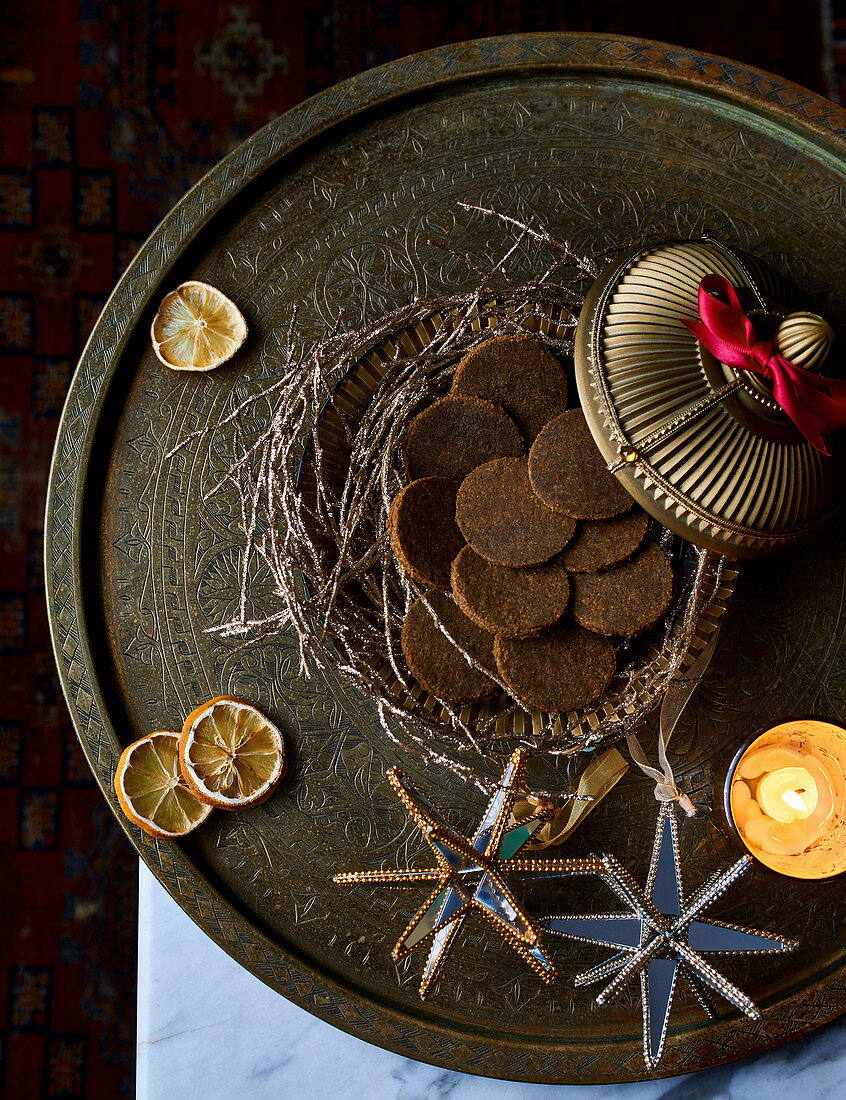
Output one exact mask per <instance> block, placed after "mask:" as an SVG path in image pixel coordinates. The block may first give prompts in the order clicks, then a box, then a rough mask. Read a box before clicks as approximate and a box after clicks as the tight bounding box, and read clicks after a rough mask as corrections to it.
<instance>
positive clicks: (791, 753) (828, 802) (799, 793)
mask: <svg viewBox="0 0 846 1100" xmlns="http://www.w3.org/2000/svg"><path fill="white" fill-rule="evenodd" d="M725 810H726V817H727V818H728V821H729V824H730V825H731V826H732V828H733V829H734V831H735V832H736V833H737V836H738V837H739V838H740V841H741V843H742V844H743V845H744V846H745V847H746V848H747V849H748V851H749V853H750V855H752V856H753V857H754V858H755V859H756V860H757V861H758V862H759V863H762V864H763V865H764V866H765V867H769V868H770V870H772V871H777V872H778V873H779V874H782V875H787V876H788V877H790V878H800V879H823V878H831V877H832V876H833V875H839V874H841V873H842V872H843V871H846V729H842V728H841V727H840V726H835V725H832V724H831V723H830V722H822V721H819V720H817V719H813V718H797V719H792V720H790V721H787V722H782V723H781V724H780V725H777V726H773V727H772V728H771V729H768V730H765V731H764V733H761V734H759V735H758V736H757V737H755V738H754V739H753V740H752V741H751V742H750V743H749V744H747V745H746V746H744V747H743V748H742V749H741V750H740V751H739V752H738V754H737V756H735V758H734V760H733V761H732V764H731V767H730V768H729V772H728V775H727V776H726V785H725Z"/></svg>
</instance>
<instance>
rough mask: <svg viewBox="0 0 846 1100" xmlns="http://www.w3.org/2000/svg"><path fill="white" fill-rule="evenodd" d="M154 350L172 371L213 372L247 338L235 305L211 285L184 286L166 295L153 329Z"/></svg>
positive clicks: (188, 284) (192, 283)
mask: <svg viewBox="0 0 846 1100" xmlns="http://www.w3.org/2000/svg"><path fill="white" fill-rule="evenodd" d="M150 336H151V338H152V341H153V351H154V352H155V353H156V355H157V356H158V357H159V359H160V360H161V361H162V362H163V363H164V365H165V366H166V367H172V368H173V370H212V369H213V368H214V367H219V366H220V364H221V363H225V362H226V360H227V359H231V358H232V356H233V355H234V354H235V352H236V351H237V350H238V348H240V346H241V345H242V344H243V343H244V340H245V339H246V337H247V322H246V321H245V320H244V317H243V315H242V313H241V311H240V310H239V309H238V307H237V306H236V305H235V303H234V302H231V301H230V300H229V299H228V298H227V297H226V295H225V294H221V292H220V291H219V290H217V289H216V288H215V287H213V286H209V284H208V283H198V282H196V281H191V282H187V283H182V285H181V286H178V287H177V288H176V290H172V291H171V292H170V294H166V295H165V297H164V300H163V301H162V304H161V305H160V306H159V312H158V313H157V314H156V316H155V317H154V318H153V324H152V325H151V326H150Z"/></svg>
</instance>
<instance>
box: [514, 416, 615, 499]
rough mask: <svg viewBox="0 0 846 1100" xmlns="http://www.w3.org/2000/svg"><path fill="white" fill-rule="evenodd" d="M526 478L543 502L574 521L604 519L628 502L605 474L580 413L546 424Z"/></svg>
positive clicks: (608, 475) (533, 450)
mask: <svg viewBox="0 0 846 1100" xmlns="http://www.w3.org/2000/svg"><path fill="white" fill-rule="evenodd" d="M529 478H530V479H531V482H532V488H533V489H534V491H535V492H536V493H537V495H538V496H539V497H540V498H541V500H542V501H544V503H546V504H548V505H549V506H550V508H554V509H555V510H556V511H557V512H561V513H563V514H564V515H566V516H572V517H573V518H574V519H608V518H609V517H611V516H617V515H619V514H620V513H621V512H625V511H627V510H628V509H629V508H631V506H632V498H631V496H630V494H629V493H628V492H627V490H626V489H625V488H624V487H623V485H622V483H621V482H620V481H618V480H617V478H616V477H615V476H614V475H613V474H612V473H609V471H608V468H607V466H606V465H605V459H604V458H603V457H602V455H601V454H600V451H599V448H598V447H597V445H596V443H595V442H594V438H593V436H592V435H591V434H590V428H589V427H588V425H587V421H586V420H585V415H584V413H583V412H582V410H581V409H570V410H569V411H568V412H565V413H562V414H561V416H556V417H555V419H554V420H550V422H549V423H548V424H547V425H546V427H545V428H544V429H543V431H542V432H541V433H540V435H539V436H538V437H537V439H536V440H535V441H534V443H533V444H532V449H531V450H530V451H529Z"/></svg>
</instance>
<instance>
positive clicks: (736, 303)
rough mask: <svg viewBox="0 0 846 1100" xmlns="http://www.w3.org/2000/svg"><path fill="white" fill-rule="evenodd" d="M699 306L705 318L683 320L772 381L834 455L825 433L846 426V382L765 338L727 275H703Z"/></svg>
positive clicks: (715, 349) (819, 444) (734, 361)
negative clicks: (799, 361)
mask: <svg viewBox="0 0 846 1100" xmlns="http://www.w3.org/2000/svg"><path fill="white" fill-rule="evenodd" d="M716 295H719V297H716ZM723 299H728V301H724V300H723ZM698 304H699V316H700V318H701V320H699V321H694V320H690V319H689V318H686V317H681V318H679V319H680V320H681V322H682V324H683V325H684V326H685V327H686V328H687V329H688V330H689V331H690V332H691V333H693V335H694V336H695V337H696V339H697V340H699V342H700V343H701V344H702V345H703V346H704V347H706V348H707V349H708V351H710V352H711V354H712V355H713V356H715V357H716V358H717V359H719V361H720V362H721V363H725V364H726V365H727V366H730V367H739V368H740V369H741V370H746V371H750V372H751V373H752V374H757V375H759V376H760V377H762V378H766V379H767V381H769V382H771V383H772V387H773V397H774V398H775V400H776V401H777V402H778V404H779V405H780V406H781V408H782V409H784V411H785V412H786V413H787V415H788V416H789V417H790V419H791V420H792V421H793V423H794V424H795V425H796V427H797V428H798V429H799V431H800V432H801V433H802V435H804V436H805V438H806V439H807V440H808V442H809V443H811V444H812V445H813V446H814V447H816V449H817V450H818V451H821V452H822V453H823V454H824V455H828V454H829V451H828V449H827V447H826V445H825V442H824V440H823V435H824V434H825V433H826V432H833V431H836V430H837V429H838V428H843V427H846V380H843V379H840V378H826V377H824V376H822V375H819V374H815V373H814V372H813V371H810V370H806V369H805V368H804V367H800V366H797V365H796V364H795V363H791V362H790V361H789V360H788V359H785V358H784V356H783V355H781V354H780V353H779V352H778V350H777V348H776V341H775V339H769V340H759V339H758V337H757V336H756V334H755V329H754V327H753V325H752V322H751V321H750V320H749V318H748V317H747V316H746V314H745V313H744V311H743V307H742V306H741V304H740V299H739V298H738V296H737V293H736V292H735V289H734V287H733V286H732V285H731V283H730V282H729V281H728V279H726V278H724V277H723V276H722V275H716V274H711V275H706V276H705V277H704V278H703V279H702V282H701V283H700V284H699V302H698Z"/></svg>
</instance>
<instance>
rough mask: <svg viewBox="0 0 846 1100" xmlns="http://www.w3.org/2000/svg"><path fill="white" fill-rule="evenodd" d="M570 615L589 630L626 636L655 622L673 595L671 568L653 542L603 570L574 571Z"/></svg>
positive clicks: (640, 630) (620, 636)
mask: <svg viewBox="0 0 846 1100" xmlns="http://www.w3.org/2000/svg"><path fill="white" fill-rule="evenodd" d="M572 580H573V601H572V603H571V605H570V615H571V616H572V617H573V618H574V619H575V620H576V622H577V623H581V625H582V626H583V627H585V628H586V629H588V630H595V631H596V633H597V634H608V635H611V636H612V637H618V638H629V637H631V636H632V635H633V634H640V633H641V632H642V631H644V630H647V629H648V628H649V627H650V626H652V625H653V624H655V623H657V622H658V620H659V619H660V618H661V616H662V615H663V614H664V612H665V611H666V610H667V608H668V607H669V606H670V601H671V600H672V598H673V570H672V568H671V567H670V563H669V562H668V561H667V559H666V558H665V557H664V555H663V553H662V552H661V550H660V549H659V548H658V547H657V546H656V545H655V543H654V542H650V543H647V545H646V546H644V548H643V549H642V550H640V551H639V552H638V553H637V554H635V556H634V557H633V558H631V560H630V561H627V562H623V564H622V565H617V566H615V567H614V568H613V569H609V570H607V571H606V572H605V573H576V574H575V575H574V576H573V578H572Z"/></svg>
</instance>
